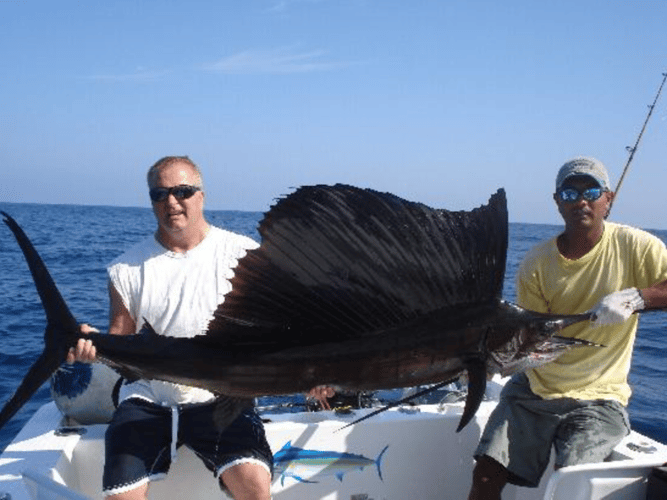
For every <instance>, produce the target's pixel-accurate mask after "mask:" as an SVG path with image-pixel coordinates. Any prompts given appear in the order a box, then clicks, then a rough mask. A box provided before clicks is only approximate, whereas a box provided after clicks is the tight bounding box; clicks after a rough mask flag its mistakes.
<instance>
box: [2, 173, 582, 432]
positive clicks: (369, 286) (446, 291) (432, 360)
mask: <svg viewBox="0 0 667 500" xmlns="http://www.w3.org/2000/svg"><path fill="white" fill-rule="evenodd" d="M3 215H4V222H5V223H6V224H7V225H8V226H9V228H10V229H11V231H12V232H13V233H14V236H15V237H16V239H17V241H18V243H19V245H20V247H21V249H22V250H23V253H24V255H25V258H26V260H27V262H28V266H29V268H30V271H31V273H32V276H33V279H34V281H35V285H36V287H37V290H38V292H39V296H40V298H41V301H42V304H43V306H44V309H45V311H46V319H47V325H46V330H45V333H44V340H45V349H44V352H43V353H42V354H41V356H40V357H39V358H38V359H37V361H36V362H35V363H34V364H33V366H32V368H31V369H30V371H29V372H28V374H27V375H26V377H25V378H24V380H23V382H22V383H21V385H20V387H19V388H18V390H17V391H16V393H15V394H14V395H13V396H12V397H11V398H10V400H9V401H8V402H7V403H6V404H5V406H4V408H3V409H2V410H1V411H0V426H2V425H4V423H6V422H7V421H8V420H9V419H10V418H11V417H12V416H13V415H14V414H15V413H16V411H18V409H19V408H21V406H22V405H23V404H24V403H25V402H26V401H27V400H28V399H29V398H30V397H31V396H32V394H33V393H34V392H35V391H36V390H37V389H38V388H39V387H40V385H41V384H42V383H44V382H45V381H46V380H47V379H48V378H49V377H50V376H51V375H52V373H53V372H54V371H55V370H56V369H57V368H58V367H59V366H60V365H61V364H62V363H63V361H64V360H65V357H66V354H67V351H68V349H69V348H70V347H71V346H73V345H75V344H76V342H77V340H78V339H79V338H80V337H81V336H82V335H81V334H80V332H79V323H78V321H77V320H76V319H75V318H74V316H73V315H72V313H71V312H70V311H69V308H68V307H67V305H66V303H65V301H64V299H63V298H62V296H61V295H60V293H59V291H58V289H57V288H56V285H55V283H54V281H53V279H52V278H51V276H50V275H49V272H48V270H47V268H46V266H45V265H44V263H43V261H42V259H41V258H40V256H39V254H38V253H37V251H36V250H35V248H34V247H33V245H32V244H31V242H30V240H29V239H28V237H27V236H26V235H25V233H24V232H23V230H22V229H21V228H20V227H19V225H18V224H17V223H16V222H15V221H14V220H13V219H12V218H11V217H10V216H9V215H7V214H6V213H3ZM259 233H260V236H261V245H260V246H259V248H257V249H255V250H251V251H249V252H248V253H247V254H246V256H245V257H243V258H242V259H240V260H239V263H238V266H237V267H236V268H235V271H234V273H235V275H234V278H233V279H232V280H231V282H232V291H231V292H230V293H229V294H227V296H226V297H225V300H224V302H223V303H222V304H220V305H219V306H218V308H217V310H216V312H215V315H214V318H213V320H211V322H210V324H209V327H208V330H207V332H206V334H205V335H200V336H196V337H194V338H188V339H186V338H171V337H165V336H162V335H157V334H156V333H155V332H154V331H153V330H152V328H151V327H150V325H144V328H143V330H142V332H140V333H139V334H136V335H131V336H118V335H107V334H90V335H86V336H85V337H86V338H89V339H91V340H92V341H93V343H94V344H95V346H96V348H97V355H98V359H99V360H100V361H102V362H104V363H106V364H108V365H109V366H111V367H112V368H114V369H116V370H117V371H118V372H120V373H121V375H123V376H124V377H126V378H128V379H130V380H132V379H139V378H142V379H158V380H164V381H169V382H175V383H181V384H187V385H191V386H196V387H201V388H204V389H208V390H209V391H212V392H214V393H216V394H219V395H224V396H228V398H221V401H224V403H221V411H220V412H219V415H220V416H219V423H220V425H226V423H228V422H229V421H230V420H231V419H232V418H234V416H235V415H236V414H237V413H238V408H239V407H242V406H244V405H247V404H250V403H249V402H251V401H252V398H254V397H257V396H264V395H280V394H294V393H298V392H305V391H308V390H309V389H311V388H312V387H314V386H317V385H324V384H326V385H333V386H338V387H342V388H346V389H350V390H377V389H387V388H396V387H408V386H414V385H420V384H430V383H437V382H442V381H444V380H449V379H452V378H454V377H457V376H459V375H460V374H462V373H463V372H464V371H467V372H468V378H469V388H468V396H467V401H466V404H465V409H464V413H463V416H462V418H461V421H460V424H459V430H460V429H462V428H463V427H464V426H465V425H466V424H467V423H468V422H469V421H470V419H471V418H472V417H473V415H474V414H475V412H476V411H477V409H478V407H479V404H480V402H481V400H482V398H483V395H484V389H485V386H486V377H487V373H494V372H502V373H503V374H509V373H512V372H514V371H518V370H523V369H525V368H527V367H529V366H536V365H538V364H543V363H545V362H548V361H551V360H553V359H555V358H556V357H557V356H558V355H559V354H560V353H562V352H563V351H564V350H566V349H569V348H571V347H572V346H592V345H594V344H591V343H590V342H587V341H585V340H578V339H572V338H563V337H559V336H557V335H555V334H556V333H558V332H559V331H560V330H561V329H562V328H564V327H566V326H568V325H571V324H573V323H576V322H579V321H584V320H588V319H590V315H589V314H577V315H548V314H538V313H534V312H531V311H527V310H525V309H522V308H521V307H518V306H516V305H514V304H511V303H508V302H506V301H503V300H502V299H501V295H502V285H503V277H504V271H505V261H506V255H507V239H508V222H507V207H506V199H505V193H504V191H503V190H499V191H498V192H497V193H496V194H494V195H493V196H492V197H491V199H490V200H489V203H488V204H487V205H485V206H482V207H480V208H477V209H474V210H472V211H459V212H452V211H447V210H439V209H433V208H430V207H428V206H426V205H423V204H420V203H415V202H410V201H406V200H404V199H401V198H399V197H397V196H395V195H392V194H388V193H380V192H376V191H373V190H370V189H360V188H356V187H352V186H346V185H335V186H306V187H301V188H299V189H297V190H296V191H295V192H294V193H292V194H290V195H288V196H286V197H284V198H282V199H280V200H278V202H277V203H276V204H275V205H274V206H273V207H271V209H270V210H269V211H268V212H267V213H266V214H265V216H264V218H263V220H262V221H261V223H260V226H259Z"/></svg>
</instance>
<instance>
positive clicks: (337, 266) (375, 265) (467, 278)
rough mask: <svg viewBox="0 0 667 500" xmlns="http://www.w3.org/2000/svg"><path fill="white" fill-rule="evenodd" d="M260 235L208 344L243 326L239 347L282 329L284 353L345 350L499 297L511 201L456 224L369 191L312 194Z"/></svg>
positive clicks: (285, 207) (442, 213)
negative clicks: (332, 346) (363, 339)
mask: <svg viewBox="0 0 667 500" xmlns="http://www.w3.org/2000/svg"><path fill="white" fill-rule="evenodd" d="M259 233H260V235H261V238H262V242H261V245H260V247H259V248H257V249H255V250H251V251H250V252H248V254H247V255H246V256H245V257H244V258H242V259H241V260H240V261H239V264H238V266H237V267H236V269H235V271H234V273H235V276H234V278H233V279H232V285H233V289H232V291H231V292H230V293H229V294H228V295H227V296H226V297H225V301H224V302H223V304H221V306H219V307H218V310H217V311H216V313H215V319H214V320H213V321H212V322H211V324H210V327H209V335H217V334H223V333H224V334H225V335H229V334H230V332H234V331H235V328H234V326H236V327H239V329H240V332H239V337H238V338H236V340H237V341H240V340H241V338H240V337H243V339H244V340H245V341H247V342H252V336H253V333H251V332H252V330H253V327H255V328H254V329H255V331H256V334H257V335H260V336H261V335H265V336H266V335H273V334H275V329H276V328H279V329H281V330H282V331H283V332H284V333H285V335H284V336H281V337H282V338H281V342H287V343H290V341H292V342H294V343H303V342H308V340H307V339H304V338H303V337H300V338H294V339H291V340H290V335H295V336H298V335H315V336H316V337H317V341H318V342H320V341H323V340H326V341H337V340H342V339H345V338H349V337H351V336H356V335H363V334H364V333H366V332H374V331H377V330H379V329H383V328H387V327H391V326H392V325H395V324H400V323H401V322H405V321H406V320H409V319H411V318H414V317H416V316H418V315H420V314H425V313H428V312H429V311H433V310H437V309H441V308H445V307H456V306H457V305H470V304H479V303H486V302H489V301H492V300H494V299H497V298H499V297H500V295H501V293H502V284H503V277H504V270H505V259H506V253H507V208H506V199H505V193H504V191H503V190H499V191H498V192H497V193H496V194H494V195H493V196H492V197H491V199H490V201H489V203H488V204H487V205H485V206H482V207H480V208H477V209H475V210H472V211H456V212H452V211H448V210H441V209H434V208H430V207H428V206H426V205H424V204H421V203H415V202H410V201H407V200H404V199H402V198H399V197H398V196H395V195H392V194H388V193H381V192H377V191H373V190H370V189H360V188H356V187H352V186H346V185H335V186H306V187H301V188H299V189H297V190H296V191H295V192H294V193H292V194H290V195H289V196H286V197H284V198H282V199H280V200H279V201H278V202H277V203H276V204H275V205H274V206H273V207H272V208H271V209H270V211H269V212H267V213H266V214H265V217H264V219H263V220H262V222H261V223H260V226H259ZM297 326H298V328H297ZM244 327H249V328H248V329H246V328H244ZM260 327H261V328H260ZM262 331H264V333H261V332H262ZM270 332H273V333H270ZM290 332H291V333H290ZM296 332H302V333H301V334H297V333H296ZM303 332H309V333H303ZM232 336H234V335H233V333H232ZM322 336H326V337H327V338H322ZM266 340H267V339H266V338H264V339H262V342H264V341H266Z"/></svg>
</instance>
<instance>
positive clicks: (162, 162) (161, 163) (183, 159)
mask: <svg viewBox="0 0 667 500" xmlns="http://www.w3.org/2000/svg"><path fill="white" fill-rule="evenodd" d="M177 163H185V164H186V165H188V166H189V167H190V168H192V170H193V171H194V173H195V175H196V176H197V181H196V182H195V183H194V184H193V185H194V186H197V187H198V188H200V189H201V190H202V191H203V190H204V179H203V177H202V175H201V170H200V169H199V167H198V166H197V164H196V163H195V162H193V161H192V160H191V159H190V158H189V157H187V156H165V157H164V158H160V159H159V160H158V161H156V162H155V164H154V165H153V166H152V167H151V168H149V169H148V174H147V175H146V180H147V182H148V188H149V189H152V188H154V187H155V179H156V178H157V175H158V173H160V171H161V170H162V169H164V168H167V167H171V166H172V165H175V164H177Z"/></svg>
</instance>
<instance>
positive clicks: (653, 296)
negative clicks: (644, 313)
mask: <svg viewBox="0 0 667 500" xmlns="http://www.w3.org/2000/svg"><path fill="white" fill-rule="evenodd" d="M640 292H641V294H642V297H643V298H644V309H660V308H663V307H667V280H665V281H661V282H660V283H656V284H655V285H653V286H650V287H648V288H642V289H641V290H640Z"/></svg>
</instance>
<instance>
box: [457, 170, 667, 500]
mask: <svg viewBox="0 0 667 500" xmlns="http://www.w3.org/2000/svg"><path fill="white" fill-rule="evenodd" d="M613 198H614V193H613V192H611V190H610V187H609V176H608V174H607V171H606V169H605V167H604V165H603V164H602V163H601V162H600V161H598V160H596V159H594V158H587V157H579V158H575V159H573V160H570V161H568V162H567V163H565V164H564V165H563V166H562V167H561V169H560V170H559V172H558V175H557V177H556V193H555V194H554V200H555V202H556V205H557V206H558V210H559V212H560V214H561V216H562V217H563V220H564V222H565V230H564V231H563V232H562V233H561V234H560V235H559V236H557V237H556V238H552V239H550V240H548V241H546V242H543V243H541V244H539V245H537V246H536V247H535V248H533V249H532V250H531V251H530V252H528V254H527V255H526V257H525V258H524V260H523V262H522V264H521V268H520V269H519V273H518V275H517V302H518V303H519V305H521V306H523V307H525V308H527V309H531V310H534V311H539V312H546V313H553V314H561V313H563V314H570V313H572V314H574V313H582V312H586V311H590V310H592V311H594V316H593V320H592V322H591V323H588V324H587V323H579V324H577V325H573V326H571V327H568V328H566V329H565V330H563V332H562V335H564V336H571V337H577V338H582V339H586V340H590V341H592V342H596V343H599V344H603V345H605V346H606V347H605V348H595V347H591V348H581V349H574V350H572V351H570V352H567V353H565V354H563V355H562V356H560V357H559V358H558V359H557V360H555V361H554V362H552V363H549V364H547V365H544V366H542V367H539V368H535V369H532V370H529V371H528V372H526V373H525V374H519V375H517V376H515V377H513V378H512V380H511V381H510V382H508V384H507V385H506V386H505V389H504V390H503V394H502V395H501V401H500V402H499V404H498V407H497V408H496V410H495V411H494V412H493V414H492V415H491V417H490V418H489V422H488V423H487V426H486V428H485V430H484V434H483V436H482V438H481V439H480V443H479V446H478V448H477V450H476V452H475V458H476V459H477V464H476V466H475V470H474V472H473V484H472V488H471V491H470V496H469V500H480V499H484V500H493V499H500V493H501V491H502V489H503V488H504V486H505V484H507V483H508V482H510V483H512V484H518V485H521V486H529V487H537V486H538V484H539V481H540V478H541V476H542V474H543V472H544V470H545V468H546V467H547V465H548V462H549V457H550V454H551V448H552V445H553V447H554V450H555V453H556V467H557V468H558V467H563V466H566V465H574V464H581V463H590V462H598V461H602V460H604V459H605V458H606V457H607V456H608V455H609V454H610V453H611V451H612V449H613V448H614V446H616V445H617V444H618V442H619V441H620V440H621V439H623V437H624V436H626V435H627V434H628V432H629V421H628V416H627V411H626V408H625V407H626V406H627V403H628V399H629V397H630V393H631V391H630V386H629V385H628V381H627V379H628V373H629V371H630V361H631V357H632V349H633V346H634V340H635V334H636V332H637V323H638V315H637V314H632V313H633V312H635V311H638V310H642V309H654V308H661V307H666V306H667V249H666V248H665V245H664V244H663V243H662V241H660V240H659V239H658V238H656V237H655V236H653V235H651V234H649V233H647V232H645V231H641V230H639V229H636V228H632V227H628V226H623V225H620V224H614V223H611V222H607V221H605V219H606V218H607V215H608V214H609V210H610V206H611V201H612V200H613Z"/></svg>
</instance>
